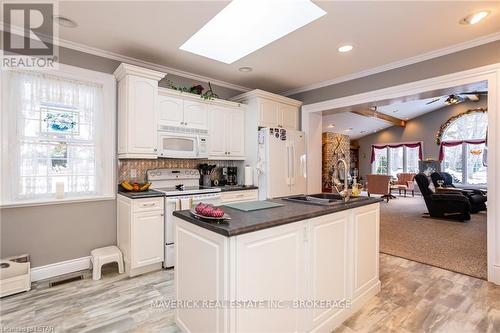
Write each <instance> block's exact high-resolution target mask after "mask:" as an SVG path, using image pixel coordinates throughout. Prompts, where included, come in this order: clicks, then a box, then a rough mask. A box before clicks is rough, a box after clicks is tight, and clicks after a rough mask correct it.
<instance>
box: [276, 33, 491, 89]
mask: <svg viewBox="0 0 500 333" xmlns="http://www.w3.org/2000/svg"><path fill="white" fill-rule="evenodd" d="M497 40H500V31H499V32H495V33H492V34H489V35H485V36H481V37H478V38H475V39H472V40H470V41H467V42H463V43H459V44H454V45H451V46H447V47H444V48H442V49H437V50H434V51H430V52H426V53H422V54H420V55H417V56H414V57H411V58H406V59H403V60H398V61H395V62H391V63H388V64H385V65H382V66H377V67H374V68H370V69H367V70H363V71H360V72H357V73H353V74H348V75H344V76H340V77H337V78H334V79H331V80H327V81H322V82H317V83H313V84H309V85H306V86H303V87H299V88H295V89H290V90H287V91H284V92H282V93H281V95H284V96H291V95H295V94H298V93H302V92H306V91H310V90H314V89H319V88H323V87H327V86H331V85H334V84H337V83H342V82H346V81H350V80H355V79H359V78H362V77H365V76H369V75H373V74H378V73H382V72H386V71H389V70H391V69H396V68H400V67H404V66H408V65H413V64H416V63H419V62H422V61H425V60H430V59H433V58H438V57H441V56H444V55H447V54H452V53H455V52H459V51H463V50H466V49H470V48H473V47H476V46H480V45H484V44H488V43H491V42H495V41H497Z"/></svg>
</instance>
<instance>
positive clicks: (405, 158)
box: [371, 141, 424, 176]
mask: <svg viewBox="0 0 500 333" xmlns="http://www.w3.org/2000/svg"><path fill="white" fill-rule="evenodd" d="M415 143H420V147H421V149H422V156H424V142H423V141H407V142H395V143H376V144H372V147H373V146H384V145H387V146H390V145H406V144H415ZM402 148H403V173H407V172H408V164H407V163H408V147H406V146H402ZM386 149H387V152H386V158H387V173H385V175H388V176H392V175H391V173H390V171H391V154H390V153H389V149H391V147H386ZM419 161H420V159H419ZM374 169H375V161H374V162H372V163H371V173H372V174H375V171H376V170H374ZM381 175H384V174H381Z"/></svg>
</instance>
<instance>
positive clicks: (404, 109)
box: [377, 96, 448, 120]
mask: <svg viewBox="0 0 500 333" xmlns="http://www.w3.org/2000/svg"><path fill="white" fill-rule="evenodd" d="M447 97H448V96H443V97H434V98H428V99H422V100H418V101H410V102H406V103H397V104H391V105H384V106H379V107H377V112H380V113H383V114H386V115H388V116H392V117H396V118H399V119H401V120H409V119H413V118H416V117H418V116H421V115H423V114H426V113H428V112H432V111H434V110H437V109H440V108H442V107H444V106H445V104H444V101H445V100H446V98H447ZM437 98H439V100H438V101H436V102H434V103H432V104H427V103H428V102H431V101H434V100H436V99H437Z"/></svg>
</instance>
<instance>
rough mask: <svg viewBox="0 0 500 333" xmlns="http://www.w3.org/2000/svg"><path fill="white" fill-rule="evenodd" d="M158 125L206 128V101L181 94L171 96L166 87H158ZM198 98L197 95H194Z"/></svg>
mask: <svg viewBox="0 0 500 333" xmlns="http://www.w3.org/2000/svg"><path fill="white" fill-rule="evenodd" d="M159 92H160V95H159V98H158V99H159V101H158V125H159V126H175V127H185V128H189V129H201V130H206V129H207V128H208V107H207V103H205V102H203V101H198V100H192V98H193V97H190V98H189V99H188V98H186V97H181V96H172V94H173V92H171V91H169V90H168V89H166V88H160V89H159ZM195 98H197V99H200V98H199V97H195Z"/></svg>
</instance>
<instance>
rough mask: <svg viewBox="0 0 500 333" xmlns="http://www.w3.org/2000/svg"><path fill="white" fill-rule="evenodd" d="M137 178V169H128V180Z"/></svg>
mask: <svg viewBox="0 0 500 333" xmlns="http://www.w3.org/2000/svg"><path fill="white" fill-rule="evenodd" d="M136 178H137V169H130V179H136Z"/></svg>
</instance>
